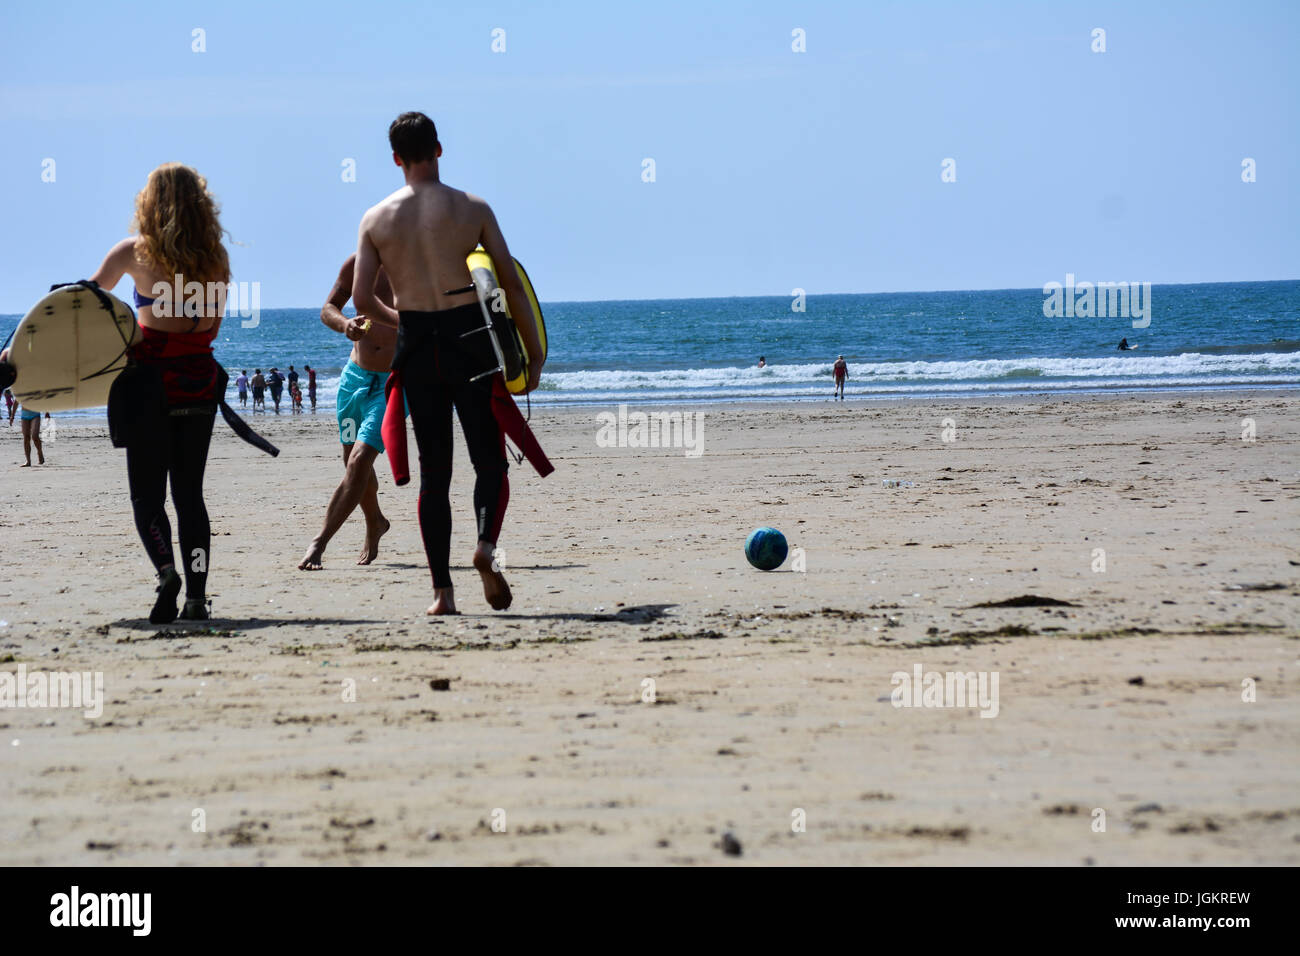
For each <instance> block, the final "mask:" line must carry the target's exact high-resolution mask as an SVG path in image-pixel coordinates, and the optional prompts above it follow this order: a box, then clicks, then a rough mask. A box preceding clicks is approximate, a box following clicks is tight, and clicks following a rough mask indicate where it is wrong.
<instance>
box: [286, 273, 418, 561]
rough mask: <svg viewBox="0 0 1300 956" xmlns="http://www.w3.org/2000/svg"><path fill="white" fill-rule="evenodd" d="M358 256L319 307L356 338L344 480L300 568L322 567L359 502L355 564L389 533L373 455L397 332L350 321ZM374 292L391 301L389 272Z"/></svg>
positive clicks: (345, 419) (346, 409)
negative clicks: (361, 519) (362, 531)
mask: <svg viewBox="0 0 1300 956" xmlns="http://www.w3.org/2000/svg"><path fill="white" fill-rule="evenodd" d="M356 262H357V257H356V254H355V253H353V254H352V255H350V256H348V258H347V261H346V262H344V263H343V267H342V268H341V269H339V275H338V278H337V279H335V280H334V288H332V289H330V294H329V298H327V299H326V300H325V305H323V306H322V307H321V310H320V320H321V322H322V323H324V325H325V327H326V328H328V329H332V330H333V331H335V332H338V333H339V334H341V335H346V336H347V337H348V338H349V339H351V340H352V354H351V355H350V356H349V357H348V364H347V365H345V366H344V367H343V374H342V376H341V377H340V378H339V394H338V398H337V399H336V400H335V403H334V405H335V408H336V409H337V411H338V421H339V443H340V444H341V445H342V446H343V480H342V481H340V482H339V486H338V487H337V488H335V489H334V494H333V495H332V496H331V497H330V501H329V505H328V506H327V507H326V509H325V525H324V527H322V528H321V530H320V534H318V535H316V537H315V539H313V541H312V543H311V546H310V547H309V548H308V549H307V553H306V554H305V555H303V558H302V560H301V561H300V562H298V569H299V570H301V571H319V570H320V568H321V565H322V563H323V562H324V560H325V546H326V545H328V544H329V543H330V539H331V538H333V537H334V535H335V534H337V533H338V530H339V528H341V527H343V522H345V521H347V520H348V517H349V516H350V515H351V514H352V512H354V511H355V510H356V509H357V506H358V505H360V506H361V513H362V514H363V515H365V517H366V541H365V544H364V545H362V547H361V557H359V558H358V559H357V564H369V563H370V562H371V561H373V560H375V557H376V555H378V554H379V539H380V538H382V537H383V536H384V534H385V533H386V532H387V531H388V528H389V523H388V519H387V518H385V517H384V513H383V511H381V510H380V508H379V479H378V478H377V477H376V476H375V459H376V458H377V457H378V456H379V454H380V453H381V452H382V451H383V450H384V441H383V438H382V437H381V432H380V429H381V426H382V425H383V422H384V409H385V406H386V404H387V403H386V402H385V399H384V383H385V381H386V380H387V378H388V370H389V367H390V366H391V365H392V364H393V350H394V348H395V347H396V346H397V330H396V329H394V328H392V327H391V326H388V325H384V324H382V323H380V322H369V321H367V320H366V317H365V316H364V315H358V316H357V317H356V318H354V319H349V318H348V317H347V316H346V315H344V314H343V312H342V309H343V307H344V306H345V305H347V304H348V300H349V299H350V298H352V277H353V271H354V269H355V267H356ZM375 295H377V296H378V297H379V300H380V301H381V302H383V303H385V304H386V305H390V306H391V305H392V301H393V290H392V289H391V288H390V287H389V285H388V276H387V274H386V273H385V272H384V271H383V270H382V269H380V270H379V273H378V275H376V277H375ZM303 368H304V369H306V370H307V371H308V372H309V373H310V375H311V378H310V382H311V392H312V407H315V404H316V385H315V382H316V373H315V372H314V371H312V369H311V366H309V365H304V366H303Z"/></svg>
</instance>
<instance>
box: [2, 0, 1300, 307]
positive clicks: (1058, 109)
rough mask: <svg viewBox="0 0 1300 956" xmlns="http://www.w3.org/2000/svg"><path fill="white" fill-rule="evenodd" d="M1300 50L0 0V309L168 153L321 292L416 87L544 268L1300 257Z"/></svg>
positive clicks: (531, 265)
mask: <svg viewBox="0 0 1300 956" xmlns="http://www.w3.org/2000/svg"><path fill="white" fill-rule="evenodd" d="M196 27H197V28H202V29H203V30H204V31H205V32H206V45H207V51H206V52H204V53H195V52H192V50H191V45H192V38H191V37H192V35H191V31H192V30H193V29H194V28H196ZM497 27H500V28H503V29H504V30H505V31H506V33H505V39H506V52H504V53H493V52H492V49H491V44H492V30H493V29H494V28H497ZM1096 27H1101V28H1103V29H1105V30H1106V45H1107V52H1105V53H1094V52H1092V50H1091V43H1092V39H1091V31H1092V30H1093V29H1094V28H1096ZM795 28H801V29H803V30H804V31H806V37H807V52H806V53H794V52H792V50H791V42H792V40H791V31H792V30H794V29H795ZM1296 49H1300V4H1297V3H1295V2H1288V0H1283V2H1271V3H1270V2H1260V3H1252V4H1249V5H1241V4H1236V3H1229V2H1221V3H1192V2H1179V3H1171V2H1168V0H1161V2H1155V3H1150V2H1124V3H1073V2H1033V3H989V4H982V3H939V2H925V0H916V2H903V3H882V4H863V3H853V2H846V3H806V2H802V0H791V2H759V3H746V2H720V3H709V2H694V3H674V2H656V3H653V4H636V5H631V4H610V3H600V2H593V3H578V2H574V3H564V2H554V3H515V4H501V3H497V4H493V3H478V2H475V3H465V4H461V5H449V4H442V3H429V2H427V0H426V2H422V3H384V2H379V0H376V2H372V3H362V4H358V3H354V2H334V0H315V2H312V3H305V2H304V3H269V2H260V3H248V2H221V3H183V2H175V0H173V2H164V3H112V4H108V3H103V2H93V3H83V2H72V3H69V2H61V3H57V4H26V5H23V6H21V7H18V6H15V5H11V4H5V5H4V7H3V11H2V12H0V129H3V131H4V143H5V145H4V149H3V150H0V209H3V213H4V224H5V228H4V231H3V236H2V238H0V243H2V244H3V245H2V246H0V312H5V313H13V312H23V311H25V310H26V309H27V307H28V306H29V305H30V304H31V303H32V302H34V301H35V300H36V299H37V298H38V297H39V296H40V294H41V293H42V292H44V291H45V289H46V288H47V287H48V286H49V285H50V284H51V283H53V282H61V281H68V280H71V279H75V278H80V277H83V276H86V275H89V274H90V273H91V272H92V271H93V270H94V269H95V267H96V266H97V265H98V263H99V260H100V258H101V256H102V255H103V254H104V252H105V251H107V249H108V248H109V246H110V245H112V243H113V242H114V241H116V240H117V239H120V238H121V237H122V236H124V235H126V233H127V225H128V222H129V219H130V215H131V203H132V199H133V196H134V194H135V192H136V191H137V190H138V189H139V188H140V186H141V185H143V183H144V180H145V178H146V176H147V174H148V172H149V170H150V169H151V168H153V167H154V166H155V165H157V164H158V163H161V162H165V161H169V160H179V161H181V162H185V163H189V164H191V165H194V166H196V167H197V168H198V169H199V170H200V171H202V172H203V173H204V174H205V175H206V176H207V177H208V179H209V182H210V184H211V186H212V188H213V190H214V192H215V193H216V194H217V196H218V198H219V200H220V201H221V203H222V206H223V222H224V224H225V226H226V227H227V229H228V230H229V231H230V233H231V235H232V237H233V240H234V243H236V244H232V245H231V253H232V263H233V265H234V269H235V278H236V279H237V280H245V281H258V282H260V283H261V287H262V306H263V307H264V308H276V307H292V306H317V305H319V304H320V302H321V301H322V300H323V298H324V296H325V295H326V293H327V292H328V289H329V286H330V283H331V281H332V279H333V276H334V274H335V272H336V270H337V268H338V265H339V263H340V262H341V261H342V259H343V258H344V257H345V256H346V255H347V254H348V253H349V252H350V251H352V249H353V248H354V245H355V237H356V225H357V221H358V219H359V218H360V216H361V213H362V212H363V211H364V210H365V208H366V207H367V206H369V205H370V204H372V203H373V202H375V201H377V200H378V199H380V198H382V197H383V196H385V195H387V194H388V193H389V192H391V191H392V190H393V189H396V188H397V187H398V186H400V185H401V178H400V173H399V171H398V170H397V169H396V168H395V167H393V165H392V163H391V159H390V154H389V150H388V146H387V140H386V130H387V126H388V123H389V121H390V120H391V119H392V118H393V116H395V115H396V114H397V113H398V112H401V111H402V110H406V109H420V110H423V111H425V112H427V113H429V114H430V115H431V116H432V117H433V118H434V119H435V121H436V122H437V124H438V128H439V132H440V134H441V138H442V140H443V144H444V149H445V155H444V162H443V179H444V180H445V181H447V182H449V183H451V184H453V185H455V186H458V187H461V188H464V189H468V190H469V191H471V192H475V193H478V194H479V195H481V196H483V197H485V198H486V199H487V200H488V201H489V202H490V203H492V205H493V207H494V209H495V210H496V212H497V217H498V219H499V221H500V222H501V225H502V228H503V229H504V231H505V233H506V237H507V239H508V240H509V241H510V243H511V246H512V248H513V250H514V252H515V254H516V256H518V257H519V258H520V259H521V260H522V261H523V262H524V263H525V264H526V265H527V266H528V269H529V272H530V273H531V275H532V277H533V279H534V282H535V283H536V284H537V287H538V291H539V294H540V295H541V297H542V299H543V300H552V301H557V300H575V299H638V298H670V297H687V296H726V295H766V294H771V295H788V294H790V292H791V290H792V289H794V288H796V287H799V288H803V289H806V290H807V291H808V292H809V293H810V294H817V293H826V292H877V291H900V290H930V289H977V288H1008V287H1017V288H1028V287H1041V286H1042V285H1043V284H1044V283H1045V282H1048V281H1053V280H1055V281H1064V277H1065V274H1066V273H1067V272H1072V273H1075V274H1076V275H1078V276H1080V277H1081V278H1087V279H1093V280H1098V279H1101V280H1112V281H1113V280H1124V279H1127V280H1131V281H1152V282H1203V281H1223V280H1249V279H1283V278H1296V277H1300V229H1297V227H1296V223H1297V222H1300V186H1298V185H1297V182H1298V176H1300V168H1297V167H1298V166H1300V160H1298V157H1300V123H1298V122H1297V116H1300V58H1297V57H1296V55H1295V50H1296ZM647 157H649V158H653V159H654V161H655V164H656V181H655V182H653V183H646V182H643V181H642V160H643V159H645V158H647ZM948 157H951V158H953V159H955V160H956V164H957V167H956V171H957V181H956V182H955V183H944V182H941V180H940V173H941V163H942V161H943V160H944V159H945V158H948ZM1245 157H1251V158H1253V159H1254V160H1255V161H1256V163H1257V170H1258V172H1257V175H1258V181H1257V182H1255V183H1251V184H1246V183H1243V182H1242V181H1241V161H1242V159H1243V158H1245ZM46 158H52V159H54V160H55V163H56V167H55V171H56V177H57V178H56V181H55V182H53V183H44V182H42V181H41V172H42V162H43V160H45V159H46ZM348 158H351V159H354V160H355V161H356V168H357V182H355V183H345V182H343V181H342V177H341V175H340V173H341V171H342V163H343V161H344V160H345V159H348ZM123 288H124V287H123Z"/></svg>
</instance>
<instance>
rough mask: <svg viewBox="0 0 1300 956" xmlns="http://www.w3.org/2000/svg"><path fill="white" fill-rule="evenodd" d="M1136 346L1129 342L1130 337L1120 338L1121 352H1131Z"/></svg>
mask: <svg viewBox="0 0 1300 956" xmlns="http://www.w3.org/2000/svg"><path fill="white" fill-rule="evenodd" d="M1135 348H1137V346H1136V345H1129V344H1128V339H1120V340H1119V350H1120V351H1121V352H1131V351H1133V350H1134V349H1135Z"/></svg>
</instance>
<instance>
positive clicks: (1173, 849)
mask: <svg viewBox="0 0 1300 956" xmlns="http://www.w3.org/2000/svg"><path fill="white" fill-rule="evenodd" d="M601 410H603V409H546V410H540V411H537V412H535V416H534V417H535V421H536V423H537V425H538V428H539V433H540V435H541V437H542V442H543V444H544V446H545V447H546V449H547V451H548V452H549V453H550V454H551V456H552V458H553V460H554V462H555V464H556V465H557V471H556V472H555V474H554V475H552V476H551V477H549V478H547V479H545V480H541V479H539V478H538V477H537V476H536V474H535V473H533V472H532V471H531V469H529V468H528V466H527V465H526V464H525V465H524V466H521V467H514V468H512V471H511V475H512V484H513V494H512V501H511V508H510V512H509V514H508V516H507V521H506V530H505V533H504V535H503V538H502V542H501V544H502V546H503V547H504V549H505V552H506V561H505V563H506V566H507V570H508V575H509V577H510V580H511V583H512V586H513V588H514V593H515V605H514V607H513V608H512V609H511V610H510V611H509V612H507V613H503V614H497V613H492V612H490V611H489V610H488V609H487V607H486V606H485V604H484V603H483V599H482V595H481V593H480V591H479V588H478V586H477V580H476V576H475V575H474V573H473V571H472V570H471V569H470V568H469V566H468V558H469V555H470V553H471V550H472V547H473V543H474V542H473V524H472V521H471V516H470V504H469V492H470V487H471V482H472V473H471V470H470V468H469V465H468V462H467V460H466V459H465V457H464V452H463V447H458V449H457V456H458V457H457V474H456V477H455V479H454V482H453V489H452V491H453V505H454V508H455V516H456V528H455V532H454V540H453V575H454V577H455V580H456V583H457V588H458V591H457V599H458V603H459V604H460V606H461V609H462V610H463V611H465V612H466V613H465V614H464V615H463V616H461V617H459V618H455V619H440V620H431V619H427V618H426V617H425V615H424V613H423V612H424V609H425V607H426V606H427V605H428V603H429V600H430V593H429V590H430V585H429V578H428V572H427V569H426V567H425V562H424V556H423V553H422V550H421V547H420V539H419V534H418V528H417V525H416V521H415V507H416V492H415V489H414V488H413V487H407V488H403V489H397V488H394V487H393V484H392V478H391V476H390V475H389V474H387V462H386V459H383V458H381V459H380V462H379V464H380V480H381V502H382V504H383V507H384V509H385V511H386V513H387V514H388V515H389V516H390V518H391V519H392V520H393V531H392V532H391V533H390V534H389V535H388V536H387V537H386V538H385V539H384V541H383V547H382V553H381V555H380V558H379V560H378V561H377V562H376V563H375V564H374V565H373V566H370V567H357V566H356V565H355V563H354V562H355V556H356V553H357V551H358V550H359V548H360V544H361V533H362V524H361V521H360V515H359V513H358V515H357V516H356V517H355V518H354V519H353V522H351V523H349V524H348V525H347V526H345V527H344V530H343V532H342V533H341V534H340V535H339V537H338V538H336V539H335V541H334V543H333V545H332V546H331V547H330V549H329V551H328V552H327V554H326V562H327V563H326V568H325V570H324V571H321V572H316V573H305V572H299V571H297V570H295V569H294V566H295V565H296V563H297V561H298V559H299V558H300V556H301V554H302V552H303V550H304V548H305V547H306V544H307V542H308V540H309V539H310V538H311V536H312V535H313V534H314V533H315V532H316V530H317V527H318V524H319V521H320V519H321V516H322V514H323V511H324V506H325V502H326V500H327V497H328V495H329V493H330V491H331V489H332V488H333V486H334V485H335V483H336V482H337V480H338V478H339V476H340V474H341V464H340V458H339V450H338V446H337V444H336V432H335V431H334V428H333V417H332V414H330V413H321V414H318V415H317V416H316V417H315V419H313V418H312V417H311V416H304V417H301V418H294V417H290V416H288V415H283V416H281V417H280V418H279V419H278V420H275V419H274V417H273V416H272V420H271V421H267V420H266V419H265V418H263V417H262V416H261V415H259V416H257V425H258V426H259V427H264V429H265V432H266V433H267V434H268V435H270V436H271V437H272V438H273V440H275V441H277V442H278V443H279V444H280V445H281V447H282V448H283V454H282V455H281V456H280V458H279V459H277V460H272V459H271V458H269V457H267V456H264V455H261V454H259V453H257V452H254V451H253V450H251V449H250V448H248V447H247V446H245V445H243V444H241V443H240V442H238V440H237V439H235V438H234V437H233V435H232V434H231V433H230V432H229V431H228V430H227V429H226V428H225V427H224V425H221V424H220V423H218V426H217V431H216V438H215V440H214V446H213V452H212V456H211V460H210V465H209V469H208V482H207V488H208V491H207V500H208V507H209V510H210V511H211V513H212V516H213V525H214V531H215V536H214V539H213V568H214V569H213V573H212V576H211V581H210V592H211V595H212V598H213V613H214V620H213V621H212V622H211V627H208V628H201V627H193V628H186V627H184V626H181V625H174V626H170V627H167V628H161V629H160V628H155V627H152V626H150V625H148V624H147V622H146V621H145V617H146V615H147V611H148V608H149V606H150V604H151V603H152V598H153V590H152V589H153V582H152V579H151V575H150V573H149V568H148V565H147V563H146V560H145V557H144V554H143V549H142V548H141V547H140V545H139V543H138V541H137V539H136V537H135V534H134V530H133V528H132V525H131V520H130V511H129V506H128V495H127V491H126V474H125V465H124V462H123V460H122V456H123V453H122V452H119V451H115V450H113V449H112V448H111V447H110V446H109V444H108V441H107V438H106V437H105V434H104V431H103V430H102V429H98V428H95V429H89V430H81V431H78V430H77V429H75V428H73V427H71V426H65V427H63V428H62V429H61V430H60V431H59V432H58V434H57V436H56V438H55V440H54V441H53V442H52V443H51V444H50V446H49V448H48V458H49V464H47V465H46V466H44V467H37V468H32V469H23V470H19V469H18V468H17V467H16V465H17V463H18V462H19V461H20V460H21V441H20V439H19V436H18V429H17V427H15V428H14V429H13V430H12V432H11V431H9V430H7V429H2V428H0V439H3V442H0V462H3V467H2V470H0V474H3V476H4V483H3V491H2V492H0V493H2V494H3V497H4V500H5V506H4V508H3V509H2V510H0V536H2V538H0V540H3V542H4V549H3V562H4V571H3V574H2V575H0V618H2V619H3V620H4V621H6V622H7V623H6V624H4V625H3V626H0V661H4V662H5V663H3V664H0V670H4V669H8V670H10V671H13V670H14V669H15V668H16V667H17V666H18V665H19V664H25V665H26V667H27V668H28V669H29V670H37V669H40V670H44V671H53V670H61V671H83V670H89V671H101V672H103V674H104V681H105V687H106V692H105V696H106V698H107V702H106V704H105V707H104V713H103V716H102V717H100V718H99V719H97V720H89V719H86V718H85V717H84V716H83V715H82V714H81V713H80V712H79V711H74V710H69V709H44V710H39V709H13V710H0V745H2V746H0V760H3V763H2V764H0V768H2V772H0V795H2V796H0V862H2V863H4V864H96V863H102V864H114V865H129V864H159V863H163V864H171V863H174V864H187V865H191V864H301V863H316V862H321V863H330V864H356V863H365V864H430V863H432V864H442V863H447V864H465V863H484V864H513V863H546V864H676V863H696V864H716V863H731V862H736V863H741V864H745V863H754V864H918V863H920V864H991V863H1009V864H1064V865H1080V864H1086V863H1095V864H1097V865H1127V864H1209V863H1219V864H1256V863H1273V864H1295V863H1297V862H1300V796H1298V794H1300V758H1298V757H1297V753H1300V750H1298V746H1297V745H1298V744H1300V732H1298V731H1300V704H1298V703H1297V690H1300V660H1297V658H1298V657H1300V643H1297V639H1298V638H1300V584H1297V582H1298V581H1300V567H1297V563H1298V562H1300V416H1298V415H1297V414H1296V412H1297V397H1296V393H1294V392H1276V391H1274V392H1254V393H1233V394H1228V393H1215V394H1206V393H1201V394H1199V395H1181V396H1167V395H1166V396H1159V397H1147V398H1136V397H1120V398H1114V397H1110V398H1095V399H1089V398H1072V399H1068V400H1059V399H1051V400H1048V399H1024V400H1018V401H1002V400H987V401H982V402H922V401H914V402H908V403H861V402H856V403H854V402H849V403H843V404H835V405H832V404H828V403H816V402H813V403H800V404H792V405H759V406H746V407H742V406H729V407H705V408H702V409H701V408H699V407H696V408H692V409H688V410H689V411H696V410H702V411H704V413H705V432H704V453H703V454H702V455H701V456H700V457H697V458H689V457H686V456H685V455H684V454H683V453H682V452H681V450H671V449H603V448H600V447H598V446H597V444H596V440H595V437H596V432H597V424H596V421H595V415H596V413H597V412H598V411H601ZM947 417H951V418H952V419H953V420H954V423H955V428H956V433H955V437H954V440H953V441H951V442H945V441H943V440H942V436H941V432H942V428H943V422H942V420H943V419H944V418H947ZM1244 418H1251V419H1253V420H1254V423H1255V429H1256V440H1255V441H1253V442H1248V441H1243V440H1242V432H1243V425H1242V419H1244ZM457 442H458V444H461V443H460V437H459V435H458V437H457ZM883 478H899V479H906V480H911V481H913V482H915V486H914V487H911V488H907V487H901V488H885V487H882V486H881V480H882V479H883ZM763 524H771V525H775V526H777V527H779V528H781V529H783V530H784V531H785V533H786V534H787V535H788V536H789V538H790V542H791V544H792V545H794V546H798V547H801V548H803V549H804V560H805V561H806V572H805V573H798V572H792V571H790V570H789V565H788V564H787V566H786V568H784V569H782V570H780V571H777V572H774V573H770V574H764V573H761V572H759V571H756V570H753V569H751V568H750V567H748V565H746V563H745V561H744V558H743V555H742V553H741V545H742V542H743V541H744V538H745V535H746V534H747V533H748V531H749V530H750V529H751V528H753V527H755V526H758V525H763ZM1096 548H1102V549H1104V551H1105V570H1104V571H1099V570H1094V567H1096V565H1097V555H1096V553H1095V552H1094V549H1096ZM1027 594H1029V595H1038V596H1045V597H1051V598H1054V599H1058V600H1061V601H1068V602H1070V604H1071V606H1068V607H1062V606H1051V607H1016V608H995V609H988V608H976V607H973V605H976V604H978V603H982V602H996V601H1001V600H1005V599H1008V598H1014V597H1017V596H1020V595H1027ZM918 664H919V665H921V666H922V667H923V668H924V670H925V671H939V672H947V671H961V672H980V671H984V672H995V673H996V674H997V675H998V677H999V688H1000V694H999V712H998V715H997V716H996V717H995V718H992V719H985V718H982V717H980V716H978V711H977V710H976V709H972V708H969V707H962V708H946V709H936V708H896V707H894V706H891V702H890V694H891V691H892V690H893V689H894V688H893V686H892V685H891V675H893V674H894V673H895V672H897V671H903V672H907V673H911V672H912V670H913V668H914V666H916V665H918ZM434 679H446V680H448V681H450V689H449V690H441V691H440V690H434V689H432V686H431V681H432V680H434ZM647 679H651V680H653V681H654V683H655V687H654V689H655V702H654V703H648V702H645V701H644V700H643V694H644V690H643V688H644V687H645V685H644V684H643V682H644V681H646V680H647ZM1247 679H1253V681H1254V687H1255V693H1256V695H1257V699H1256V700H1255V701H1254V702H1247V701H1243V699H1242V698H1243V681H1244V680H1247ZM349 680H350V681H355V698H356V699H355V701H354V702H349V701H345V700H344V687H345V682H346V681H349ZM1098 809H1100V810H1104V811H1105V824H1106V826H1105V831H1104V832H1097V831H1096V830H1095V829H1094V826H1095V824H1094V819H1095V818H1096V817H1095V810H1098ZM198 810H201V811H202V814H201V815H198V814H196V811H198ZM798 811H803V815H804V816H805V817H806V832H795V828H794V827H792V820H797V819H798V817H799V813H798ZM200 816H201V821H202V823H203V824H204V826H203V828H202V830H198V828H197V824H196V823H195V821H196V819H199V818H200ZM494 823H495V824H497V825H498V826H501V825H504V832H495V831H494ZM728 831H730V832H731V833H732V834H734V836H735V838H736V839H738V840H739V843H740V845H741V847H742V848H743V853H742V855H740V856H739V857H736V856H728V855H726V854H724V852H723V850H722V848H721V846H722V836H723V834H724V833H725V832H728Z"/></svg>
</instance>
